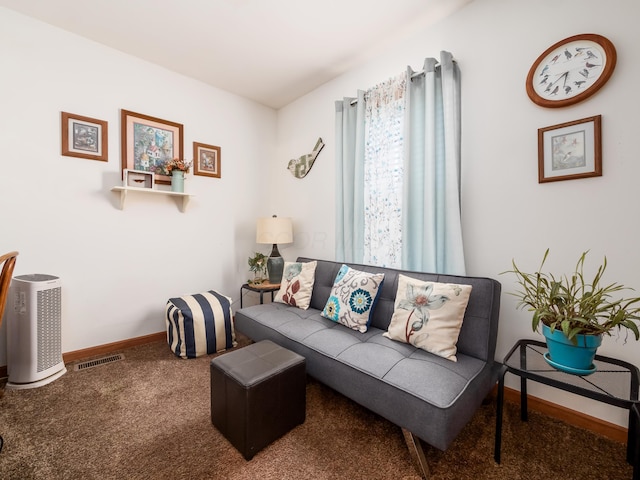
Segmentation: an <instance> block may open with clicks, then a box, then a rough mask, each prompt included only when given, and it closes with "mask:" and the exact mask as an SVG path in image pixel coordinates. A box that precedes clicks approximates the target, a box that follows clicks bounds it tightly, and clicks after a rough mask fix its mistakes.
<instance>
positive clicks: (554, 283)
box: [503, 249, 640, 375]
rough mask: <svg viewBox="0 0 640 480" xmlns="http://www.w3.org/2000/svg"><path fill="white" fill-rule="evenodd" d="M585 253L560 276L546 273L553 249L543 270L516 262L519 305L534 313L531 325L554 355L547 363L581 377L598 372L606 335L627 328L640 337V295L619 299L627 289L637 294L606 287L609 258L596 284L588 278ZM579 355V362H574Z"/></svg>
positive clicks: (596, 279)
mask: <svg viewBox="0 0 640 480" xmlns="http://www.w3.org/2000/svg"><path fill="white" fill-rule="evenodd" d="M587 253H588V252H584V253H583V254H582V255H581V256H580V258H579V259H578V262H577V263H576V267H575V269H574V271H573V272H572V273H571V274H570V275H567V274H564V275H554V274H553V273H548V272H544V271H543V267H544V264H545V262H546V260H547V257H548V256H549V249H547V251H546V252H545V254H544V257H543V258H542V263H541V264H540V267H539V268H538V271H536V272H533V273H526V272H523V271H522V270H520V268H518V266H517V265H516V263H515V260H512V266H513V269H512V270H508V271H506V272H503V273H513V274H515V276H516V278H517V284H518V285H519V287H520V289H519V290H518V291H516V292H512V293H511V295H514V296H515V297H516V298H518V300H519V302H518V305H517V307H516V308H519V309H524V308H526V309H527V310H528V311H530V312H532V313H533V318H532V321H531V322H532V323H531V326H532V328H533V331H537V330H538V327H539V326H540V324H542V333H543V335H544V336H545V338H546V339H547V346H548V348H549V351H548V353H547V354H545V360H546V361H547V362H548V363H549V364H551V365H552V366H554V367H556V368H558V369H560V370H563V371H566V372H569V373H575V374H579V375H587V374H589V373H593V372H594V371H595V367H594V366H593V357H594V356H595V354H596V350H597V348H598V347H599V346H600V344H601V342H602V337H603V335H611V332H612V330H614V329H622V328H624V329H627V330H630V331H631V332H633V335H634V336H635V338H636V340H638V339H639V338H640V333H639V331H638V325H637V324H636V322H637V321H638V320H639V319H640V315H639V314H640V306H638V303H639V302H640V297H632V298H614V297H613V295H614V294H619V293H620V292H622V291H625V290H633V289H631V288H628V287H625V286H623V285H620V284H618V283H610V284H603V283H602V277H603V275H604V272H605V270H606V268H607V258H606V257H604V261H603V263H602V264H601V265H600V266H599V267H598V269H597V271H596V273H595V276H594V277H593V280H591V281H590V282H589V281H588V280H586V279H585V276H584V263H585V259H586V257H587ZM574 356H575V358H573V357H574Z"/></svg>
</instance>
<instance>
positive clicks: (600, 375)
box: [494, 340, 640, 480]
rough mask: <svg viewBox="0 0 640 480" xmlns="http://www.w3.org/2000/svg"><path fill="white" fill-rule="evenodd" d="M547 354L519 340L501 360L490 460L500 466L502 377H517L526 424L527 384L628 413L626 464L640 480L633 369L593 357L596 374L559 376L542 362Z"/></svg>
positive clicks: (639, 419)
mask: <svg viewBox="0 0 640 480" xmlns="http://www.w3.org/2000/svg"><path fill="white" fill-rule="evenodd" d="M546 352H547V346H546V344H545V343H544V342H540V341H537V340H520V341H518V342H517V343H516V344H515V345H514V346H513V348H512V349H511V350H510V351H509V353H507V355H506V356H505V357H504V361H503V366H502V370H501V372H500V379H499V382H498V403H497V407H496V438H495V449H494V459H495V461H496V462H497V463H500V448H501V445H502V413H503V408H504V376H505V374H507V373H512V374H514V375H518V376H519V377H520V417H521V419H522V420H523V421H527V417H528V416H527V380H533V381H534V382H538V383H543V384H545V385H549V386H551V387H555V388H559V389H561V390H564V391H567V392H571V393H575V394H577V395H581V396H583V397H587V398H591V399H593V400H597V401H600V402H603V403H607V404H609V405H614V406H616V407H620V408H626V409H627V410H629V430H628V434H627V461H628V462H629V463H630V464H632V465H634V473H633V479H634V480H640V466H639V465H638V460H640V444H639V443H640V442H638V438H637V435H638V432H639V428H638V426H639V423H640V413H639V410H638V408H639V407H638V404H637V402H638V385H639V384H640V373H639V372H638V368H637V367H636V366H635V365H631V364H630V363H627V362H624V361H621V360H616V359H614V358H608V357H603V356H600V355H596V358H595V360H594V365H595V366H596V372H595V373H592V374H591V375H586V376H579V375H571V374H569V373H565V372H561V371H560V370H556V369H555V368H553V367H552V366H550V365H549V364H548V363H547V362H546V361H545V360H544V358H543V355H544V354H545V353H546Z"/></svg>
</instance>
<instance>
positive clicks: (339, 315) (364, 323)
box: [322, 265, 384, 333]
mask: <svg viewBox="0 0 640 480" xmlns="http://www.w3.org/2000/svg"><path fill="white" fill-rule="evenodd" d="M383 282H384V273H367V272H361V271H359V270H355V269H353V268H351V267H349V266H347V265H342V267H341V268H340V270H339V271H338V275H336V279H335V281H334V282H333V287H332V288H331V294H330V295H329V299H328V300H327V303H326V305H325V306H324V309H323V310H322V316H323V317H325V318H328V319H329V320H332V321H334V322H338V323H341V324H342V325H345V326H346V327H349V328H351V329H353V330H357V331H359V332H361V333H364V332H366V331H367V328H368V327H369V322H370V314H371V312H372V311H373V309H374V307H375V305H376V300H377V299H378V295H379V293H380V287H381V286H382V283H383Z"/></svg>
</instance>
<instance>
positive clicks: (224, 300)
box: [165, 290, 236, 358]
mask: <svg viewBox="0 0 640 480" xmlns="http://www.w3.org/2000/svg"><path fill="white" fill-rule="evenodd" d="M165 320H166V324H167V343H168V344H169V347H170V348H171V351H172V352H173V353H175V354H176V355H177V356H178V357H182V358H196V357H199V356H201V355H208V354H211V353H217V352H221V351H223V350H226V349H228V348H233V347H235V346H236V334H235V331H234V329H233V321H232V313H231V299H230V298H229V297H226V296H224V295H221V294H219V293H218V292H215V291H213V290H209V291H208V292H203V293H196V294H194V295H186V296H183V297H176V298H170V299H169V301H168V302H167V309H166V317H165Z"/></svg>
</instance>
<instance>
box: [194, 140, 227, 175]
mask: <svg viewBox="0 0 640 480" xmlns="http://www.w3.org/2000/svg"><path fill="white" fill-rule="evenodd" d="M220 160H221V158H220V147H215V146H213V145H205V144H204V143H197V142H193V174H194V175H203V176H205V177H215V178H220V176H221V173H222V172H221V171H220Z"/></svg>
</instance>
